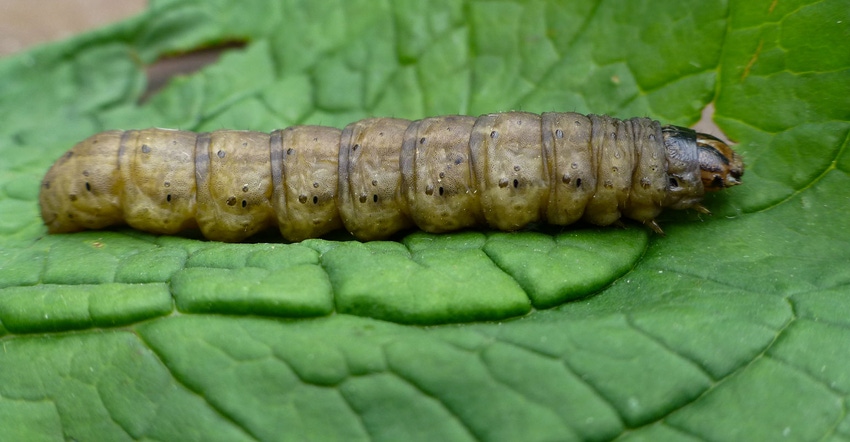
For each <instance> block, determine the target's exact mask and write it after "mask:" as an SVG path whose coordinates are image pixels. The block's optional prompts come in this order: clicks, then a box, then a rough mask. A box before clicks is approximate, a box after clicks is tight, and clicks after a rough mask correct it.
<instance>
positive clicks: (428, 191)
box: [425, 184, 434, 195]
mask: <svg viewBox="0 0 850 442" xmlns="http://www.w3.org/2000/svg"><path fill="white" fill-rule="evenodd" d="M433 194H434V185H433V184H429V185H427V186H425V195H433Z"/></svg>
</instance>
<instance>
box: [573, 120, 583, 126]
mask: <svg viewBox="0 0 850 442" xmlns="http://www.w3.org/2000/svg"><path fill="white" fill-rule="evenodd" d="M573 123H574V124H575V125H576V126H579V127H581V121H578V120H575V121H573Z"/></svg>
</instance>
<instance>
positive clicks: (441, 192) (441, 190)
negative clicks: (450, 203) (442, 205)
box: [440, 186, 445, 196]
mask: <svg viewBox="0 0 850 442" xmlns="http://www.w3.org/2000/svg"><path fill="white" fill-rule="evenodd" d="M444 192H445V190H444V189H443V186H440V196H443V193H444Z"/></svg>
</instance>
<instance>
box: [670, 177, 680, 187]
mask: <svg viewBox="0 0 850 442" xmlns="http://www.w3.org/2000/svg"><path fill="white" fill-rule="evenodd" d="M670 187H679V180H677V179H676V178H675V177H670Z"/></svg>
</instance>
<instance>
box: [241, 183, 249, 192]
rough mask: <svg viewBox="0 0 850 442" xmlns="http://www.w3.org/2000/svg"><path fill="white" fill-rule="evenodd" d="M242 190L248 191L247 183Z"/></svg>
mask: <svg viewBox="0 0 850 442" xmlns="http://www.w3.org/2000/svg"><path fill="white" fill-rule="evenodd" d="M242 191H243V192H247V191H248V185H247V184H246V185H244V186H242Z"/></svg>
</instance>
